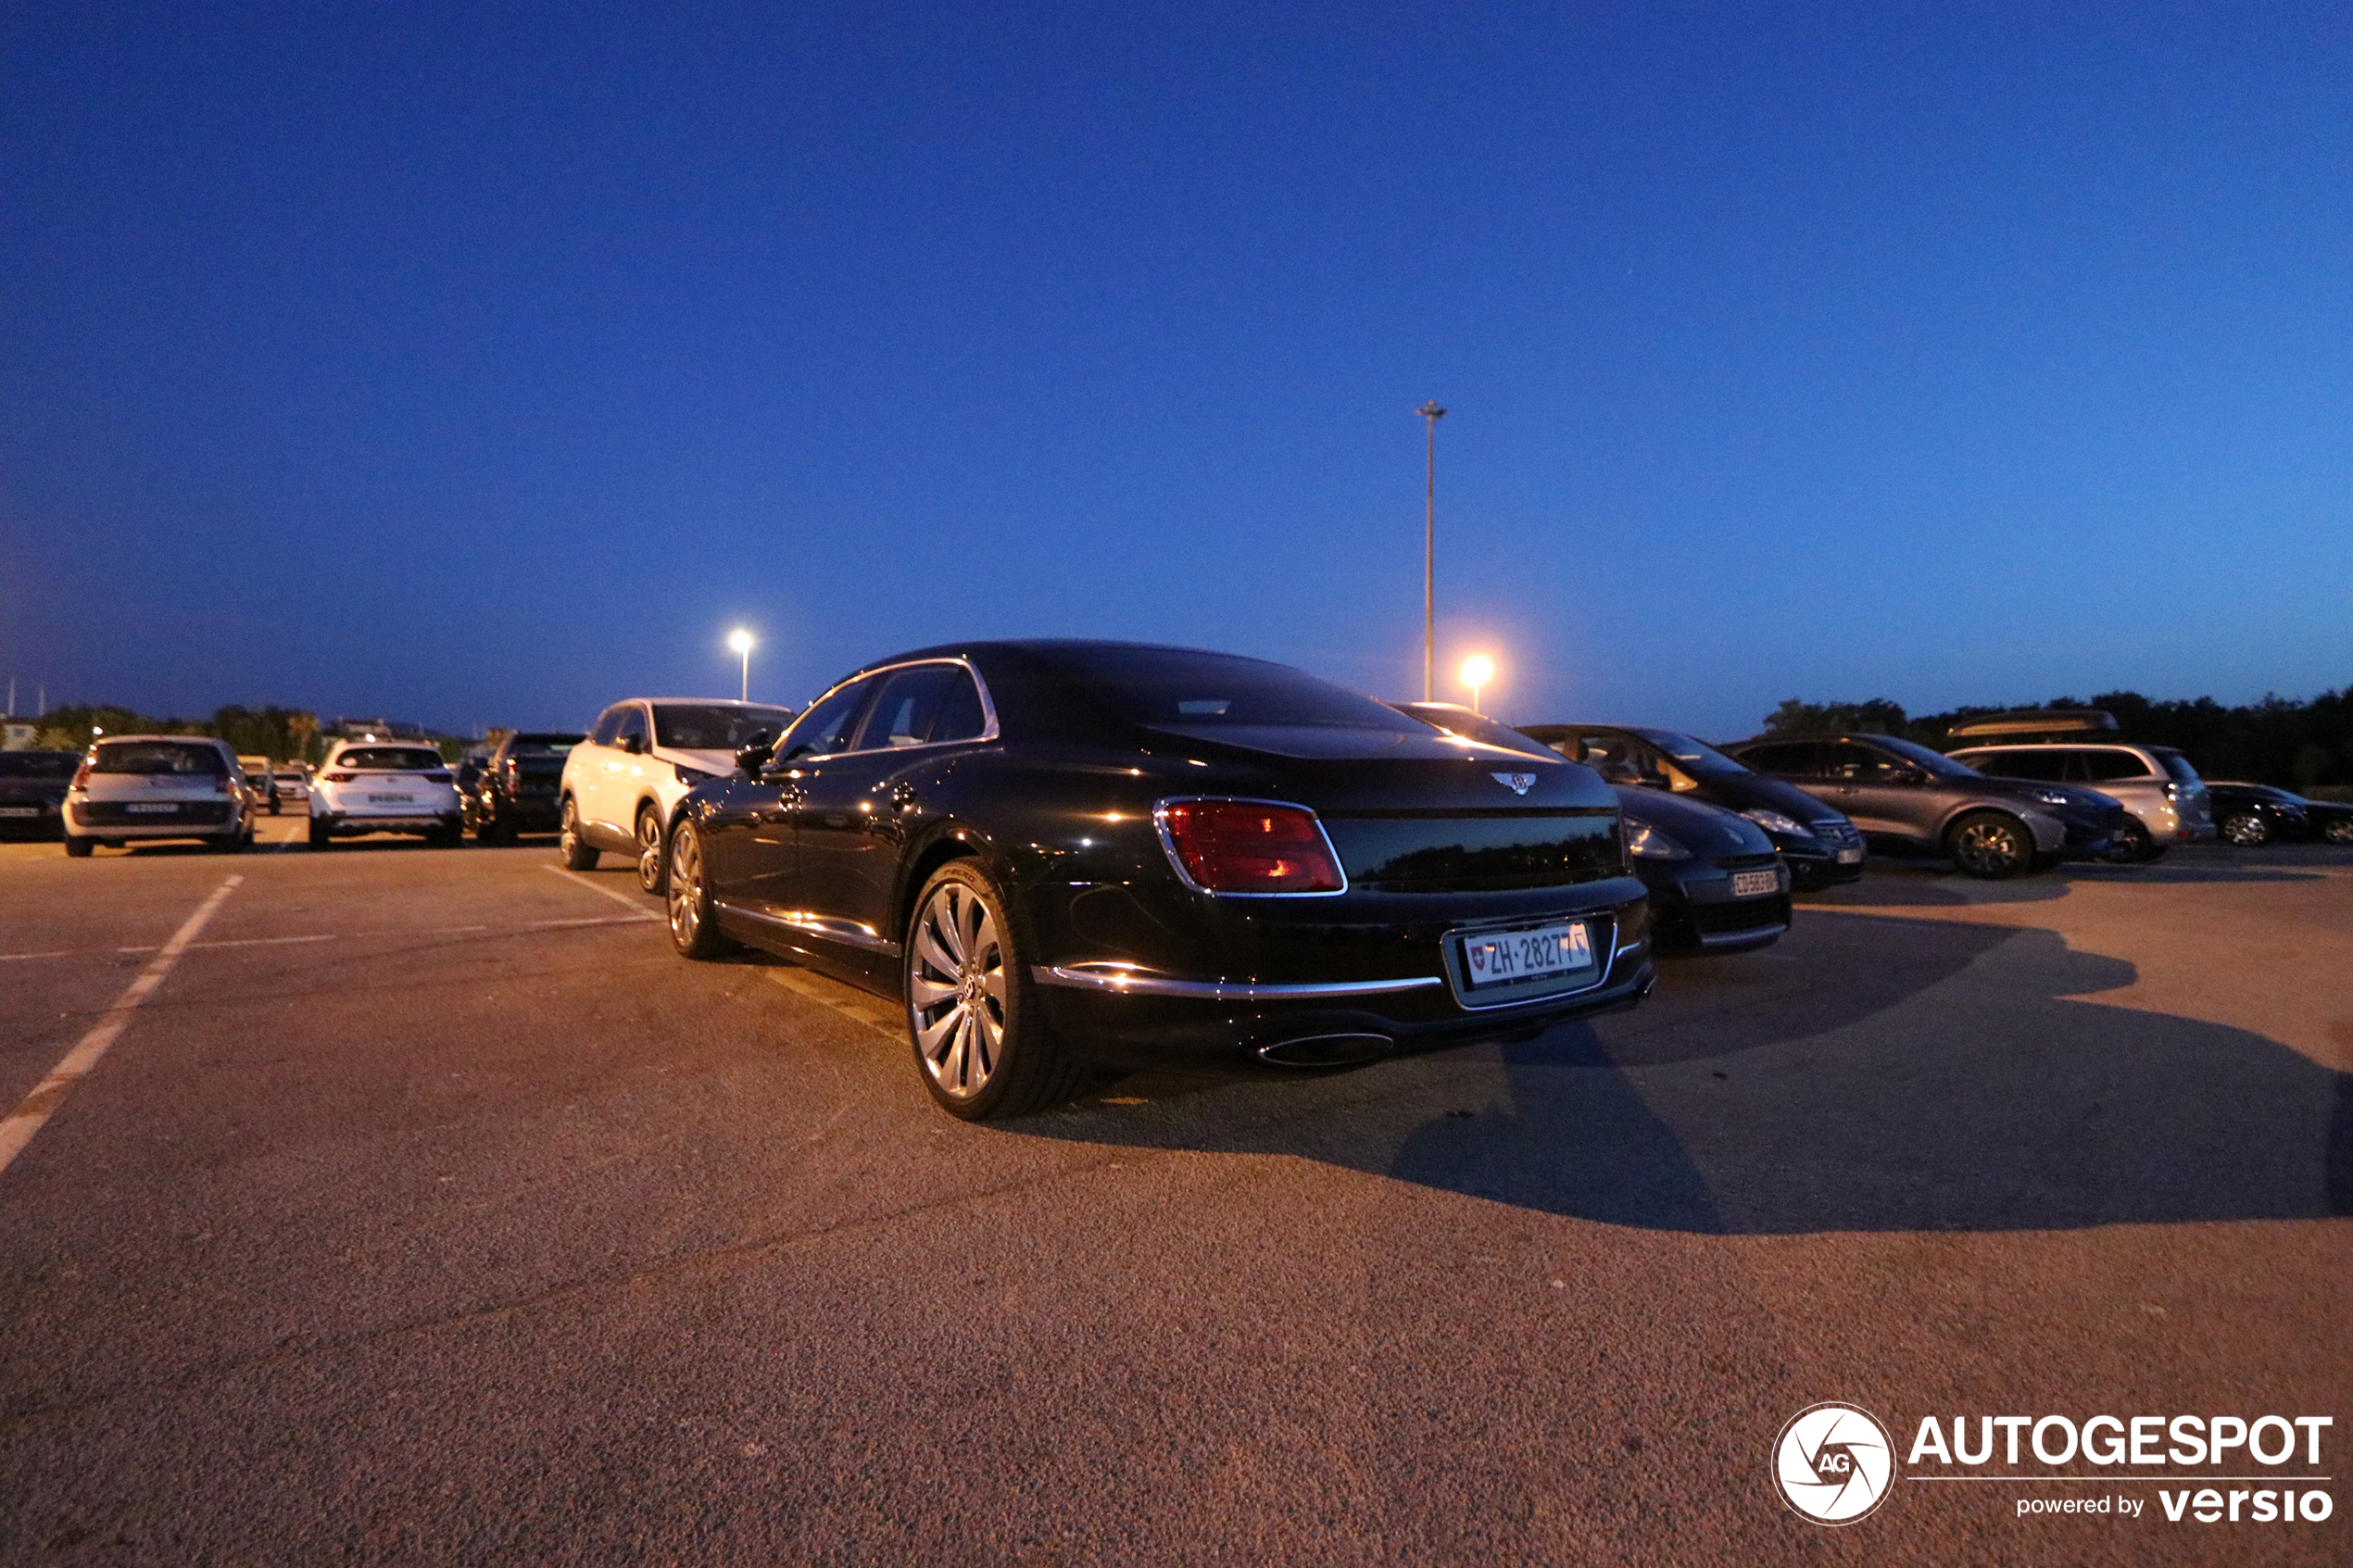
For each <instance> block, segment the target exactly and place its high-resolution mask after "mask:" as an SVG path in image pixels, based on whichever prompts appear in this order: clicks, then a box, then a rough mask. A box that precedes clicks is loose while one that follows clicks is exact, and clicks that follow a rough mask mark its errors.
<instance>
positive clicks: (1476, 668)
mask: <svg viewBox="0 0 2353 1568" xmlns="http://www.w3.org/2000/svg"><path fill="white" fill-rule="evenodd" d="M1461 673H1462V678H1463V684H1465V685H1466V686H1468V687H1469V688H1470V689H1471V711H1472V712H1473V713H1478V714H1480V716H1481V717H1482V718H1483V717H1485V714H1484V713H1483V712H1482V710H1481V709H1480V708H1479V706H1478V688H1479V687H1481V686H1483V685H1485V684H1487V683H1488V682H1490V681H1491V680H1493V679H1494V678H1495V661H1494V660H1493V659H1490V658H1488V657H1487V656H1486V655H1485V654H1483V653H1475V654H1473V655H1471V656H1470V657H1469V658H1468V659H1465V660H1463V668H1462V671H1461Z"/></svg>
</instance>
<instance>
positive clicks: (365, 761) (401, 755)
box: [334, 746, 448, 773]
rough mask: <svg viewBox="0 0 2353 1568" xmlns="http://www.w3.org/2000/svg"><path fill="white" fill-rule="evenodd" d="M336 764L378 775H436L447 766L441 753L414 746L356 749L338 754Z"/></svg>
mask: <svg viewBox="0 0 2353 1568" xmlns="http://www.w3.org/2000/svg"><path fill="white" fill-rule="evenodd" d="M334 765H335V766H336V767H338V768H353V769H359V770H362V771H371V772H378V773H437V772H439V771H442V770H443V769H444V768H447V766H448V764H447V763H446V762H444V761H443V760H442V759H441V753H440V752H438V751H427V750H425V749H424V748H423V747H422V746H353V747H352V748H351V749H350V750H348V751H339V752H337V753H336V754H335V762H334Z"/></svg>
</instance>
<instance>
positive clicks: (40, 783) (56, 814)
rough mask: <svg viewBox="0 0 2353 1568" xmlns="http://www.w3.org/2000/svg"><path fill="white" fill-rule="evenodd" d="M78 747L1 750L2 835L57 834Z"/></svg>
mask: <svg viewBox="0 0 2353 1568" xmlns="http://www.w3.org/2000/svg"><path fill="white" fill-rule="evenodd" d="M81 766H82V754H81V753H80V752H78V751H0V838H55V837H57V828H58V824H59V823H60V822H63V821H64V820H65V819H64V816H63V815H62V813H63V810H64V807H65V799H66V786H67V785H68V784H71V783H72V782H73V771H74V770H75V769H76V768H79V767H81Z"/></svg>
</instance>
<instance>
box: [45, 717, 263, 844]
mask: <svg viewBox="0 0 2353 1568" xmlns="http://www.w3.org/2000/svg"><path fill="white" fill-rule="evenodd" d="M254 800H255V797H254V796H253V794H252V793H251V792H250V791H248V790H247V789H246V788H245V775H244V774H243V773H241V772H239V771H238V769H237V754H236V753H235V752H233V751H232V750H230V749H229V743H228V742H226V741H219V740H212V739H209V738H208V737H206V736H203V735H109V736H108V737H107V738H106V739H105V740H102V741H100V742H99V743H98V744H97V745H95V746H92V747H91V748H90V755H89V756H87V757H85V758H83V759H82V766H81V768H80V769H79V770H78V771H76V772H75V773H74V775H73V783H72V784H70V785H69V786H68V787H67V790H66V804H65V815H64V820H63V822H61V823H60V824H59V825H61V826H62V827H63V828H64V829H65V837H66V853H67V854H69V855H71V856H73V857H74V858H75V859H81V858H82V857H83V856H86V855H88V854H89V853H90V851H92V850H93V849H95V848H96V847H98V846H99V845H101V844H104V845H107V846H109V847H118V848H119V847H121V846H122V845H124V844H126V843H128V842H131V841H132V840H134V839H150V838H197V839H202V840H203V841H204V842H205V843H207V844H208V845H210V846H211V847H213V848H215V849H232V850H234V849H243V848H245V847H246V846H247V845H249V844H251V843H252V842H253V828H254Z"/></svg>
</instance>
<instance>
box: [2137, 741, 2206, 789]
mask: <svg viewBox="0 0 2353 1568" xmlns="http://www.w3.org/2000/svg"><path fill="white" fill-rule="evenodd" d="M2149 755H2150V756H2152V757H2154V758H2156V759H2157V760H2158V766H2160V767H2162V768H2163V769H2164V770H2165V771H2167V772H2168V773H2170V774H2171V775H2172V777H2173V782H2174V783H2175V784H2201V783H2203V782H2205V781H2203V780H2201V779H2200V778H2199V777H2198V776H2197V770H2196V768H2193V767H2191V766H2190V759H2188V758H2186V757H2184V756H2183V755H2182V754H2181V753H2180V752H2178V751H2175V750H2173V749H2172V748H2171V746H2151V747H2149Z"/></svg>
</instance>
